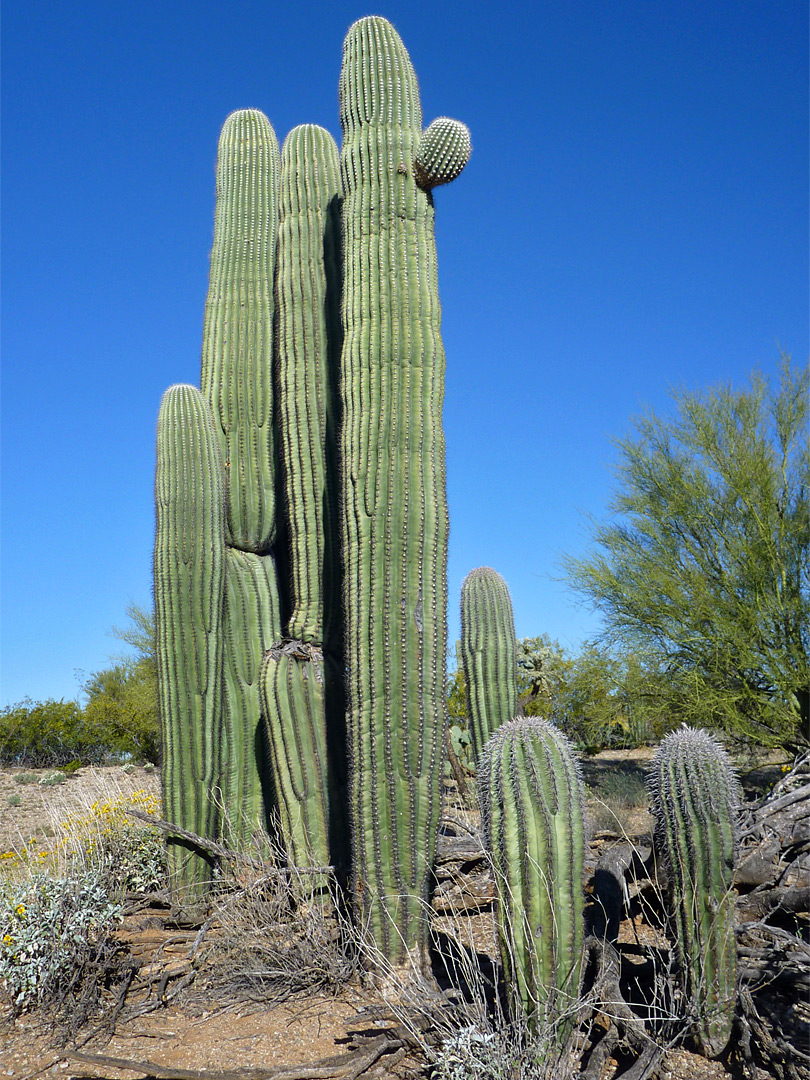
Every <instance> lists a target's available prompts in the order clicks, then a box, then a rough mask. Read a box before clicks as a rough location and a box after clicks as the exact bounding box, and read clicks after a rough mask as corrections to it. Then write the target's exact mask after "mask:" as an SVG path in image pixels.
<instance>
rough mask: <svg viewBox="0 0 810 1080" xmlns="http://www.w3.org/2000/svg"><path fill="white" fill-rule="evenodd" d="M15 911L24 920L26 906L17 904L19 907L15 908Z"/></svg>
mask: <svg viewBox="0 0 810 1080" xmlns="http://www.w3.org/2000/svg"><path fill="white" fill-rule="evenodd" d="M14 911H15V912H16V914H17V915H19V916H20V918H22V916H23V915H24V914H25V904H17V906H16V907H15V908H14Z"/></svg>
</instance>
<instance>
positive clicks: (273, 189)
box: [155, 18, 470, 963]
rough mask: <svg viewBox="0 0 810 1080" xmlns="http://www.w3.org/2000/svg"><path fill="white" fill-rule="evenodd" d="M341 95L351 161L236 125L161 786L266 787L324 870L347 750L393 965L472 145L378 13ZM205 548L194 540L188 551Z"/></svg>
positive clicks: (196, 811) (339, 818)
mask: <svg viewBox="0 0 810 1080" xmlns="http://www.w3.org/2000/svg"><path fill="white" fill-rule="evenodd" d="M340 99H341V122H342V125H343V131H344V145H343V151H342V156H341V157H339V156H338V152H337V147H336V146H335V144H334V142H333V140H332V139H331V136H329V135H328V133H327V132H325V131H324V130H323V129H321V128H317V127H315V126H313V125H302V126H301V127H298V128H295V129H294V130H293V131H292V132H291V133H290V135H289V137H288V139H287V140H286V142H285V146H284V151H283V153H282V154H279V150H278V144H277V142H276V138H275V135H274V133H273V130H272V128H271V126H270V124H269V122H268V121H267V118H266V117H265V116H264V115H263V114H262V113H260V112H257V111H256V110H254V109H248V110H242V111H239V112H236V113H233V114H232V115H231V116H230V117H228V119H227V120H226V122H225V126H224V127H223V130H222V135H221V138H220V143H219V152H218V157H217V204H216V216H215V227H214V245H213V250H212V254H211V276H210V287H209V292H208V300H207V303H206V308H205V325H204V335H203V360H202V393H201V394H200V393H198V392H195V394H196V397H195V396H194V394H192V395H191V397H192V398H193V399H194V408H195V409H196V413H195V414H194V418H192V419H190V420H188V421H186V422H188V423H190V424H191V425H192V429H193V432H195V434H194V435H193V438H191V437H189V438H186V440H185V441H184V436H183V433H182V424H181V423H180V421H177V423H174V421H173V420H172V418H171V415H170V412H169V411H167V412H166V417H165V421H162V428H161V435H160V438H161V439H162V440H163V443H165V444H166V446H167V447H168V446H170V447H171V449H168V450H166V451H165V453H164V451H161V453H163V457H162V458H161V459H160V461H159V471H158V487H159V499H160V498H163V499H164V502H165V511H160V512H159V532H158V542H157V546H156V559H155V589H156V593H157V594H159V595H160V596H161V597H164V598H165V603H164V607H163V614H162V615H161V618H162V619H163V623H162V624H161V625H162V626H163V627H164V628H165V632H164V634H163V638H162V641H161V644H160V645H159V650H160V654H161V655H160V665H159V666H160V671H161V676H160V678H161V703H162V713H163V723H164V730H165V732H166V741H167V745H168V746H170V747H171V748H176V757H177V760H176V764H175V765H172V767H171V768H170V769H169V770H168V772H167V778H166V781H165V783H164V789H165V792H166V799H167V807H169V806H171V807H177V812H178V813H182V814H185V815H186V816H185V817H184V818H183V819H182V822H181V821H180V820H179V819H178V823H180V824H182V823H193V824H190V826H189V827H191V828H192V829H193V831H197V832H200V833H202V834H205V835H213V834H214V832H215V831H216V829H217V828H223V829H224V828H229V829H230V832H231V839H232V840H237V841H238V840H240V839H242V840H245V839H248V838H249V837H251V836H252V835H253V834H254V832H255V831H256V829H257V827H258V826H262V825H264V824H265V817H266V813H267V810H268V806H269V801H268V794H269V792H270V790H271V789H272V793H273V795H274V797H275V799H276V805H277V807H278V811H279V817H280V819H281V825H282V831H283V833H284V835H285V838H286V841H287V846H288V852H289V854H290V857H291V858H292V859H293V860H294V861H299V862H309V863H312V862H313V861H314V862H316V863H317V864H325V863H326V862H327V860H330V861H335V855H336V851H335V849H336V846H337V847H340V841H341V840H342V839H343V838H342V837H341V828H342V827H343V824H344V821H345V819H346V817H347V813H346V806H345V794H344V791H343V788H344V787H345V785H346V775H345V774H346V760H347V757H350V758H351V776H352V782H351V799H350V802H351V807H350V810H351V814H350V816H351V818H352V840H353V858H354V863H353V875H354V876H353V880H354V896H355V898H356V900H357V905H358V914H359V918H360V919H361V920H362V922H363V923H364V925H368V926H369V928H370V931H371V935H372V938H373V940H374V942H375V943H376V944H377V945H378V946H379V947H380V949H381V950H382V952H383V953H384V955H385V956H386V958H387V959H388V960H389V961H390V962H393V963H398V962H400V961H402V960H404V959H406V958H407V956H408V955H409V954H411V953H413V952H415V951H416V952H420V951H421V950H422V948H423V946H424V944H425V934H424V925H423V923H424V918H423V910H422V903H423V901H424V899H425V898H426V893H427V887H428V886H427V883H428V874H429V869H430V864H431V862H432V858H433V852H434V847H435V836H436V830H437V826H438V817H439V800H440V765H441V758H442V749H443V734H444V726H445V711H446V710H445V701H444V656H445V641H446V628H445V623H446V603H447V601H446V591H447V590H446V556H447V506H446V497H445V478H444V438H443V434H442V426H441V410H442V400H443V392H444V352H443V349H442V343H441V337H440V334H439V321H440V314H439V303H438V292H437V284H436V250H435V242H434V236H433V199H432V195H431V189H432V188H433V187H436V186H438V185H440V184H444V183H447V182H449V181H450V180H452V179H453V178H454V177H455V176H457V175H458V173H459V172H460V171H461V169H462V168H463V166H464V164H465V162H466V160H467V157H468V156H469V151H470V143H469V134H468V133H467V130H466V128H464V126H463V125H461V124H459V123H458V122H457V121H454V120H449V119H447V118H440V119H439V120H437V121H435V122H434V123H433V124H431V125H430V126H429V127H428V128H427V129H426V130H425V131H424V132H423V131H422V129H421V110H420V105H419V95H418V89H417V86H416V79H415V76H414V73H413V69H412V67H411V63H410V60H409V58H408V55H407V53H406V51H405V48H404V46H403V45H402V42H401V41H400V39H399V37H398V36H397V34H396V32H395V31H394V29H393V28H392V27H391V25H390V24H389V23H387V22H386V21H385V20H384V19H380V18H368V19H362V20H360V22H358V23H356V24H355V25H354V26H353V27H352V28H351V29H350V31H349V34H348V37H347V39H346V43H345V46H344V63H343V69H342V73H341V80H340ZM341 241H342V244H343V246H342V248H341ZM189 393H190V391H189V390H188V388H187V389H186V390H185V391H184V392H183V394H182V395H181V394H180V393H179V392H177V393H175V392H174V391H170V392H169V397H168V398H167V401H168V402H172V401H174V399H175V398H177V399H178V400H181V399H182V400H183V401H185V399H186V398H187V397H188V395H189ZM184 395H185V396H184ZM189 400H190V399H189ZM166 409H167V410H169V405H168V404H167V406H166ZM189 409H190V407H189ZM189 409H187V410H186V411H187V412H189ZM192 411H193V410H192ZM197 414H199V415H197ZM189 415H190V414H189ZM172 425H174V426H172ZM194 425H196V427H195V426H194ZM338 432H340V435H339V436H338ZM200 433H203V434H204V435H205V439H203V437H202V434H200ZM203 442H204V444H205V445H204V454H203V457H202V458H201V457H200V454H202V453H203V451H202V450H201V449H200V447H201V446H202V445H203ZM166 455H168V457H167V456H166ZM164 458H165V460H166V462H167V464H164ZM203 461H204V465H203ZM192 480H193V482H192ZM164 488H166V489H167V493H163V494H161V493H162V492H164ZM279 494H281V497H280V498H277V496H278V495H279ZM213 506H217V507H218V508H219V509H218V511H217V512H216V513H214V514H213V519H212V520H214V521H215V522H216V523H217V529H218V531H216V530H215V529H214V526H213V525H212V524H210V522H209V517H210V516H211V515H210V514H209V516H208V517H206V514H207V513H208V511H209V508H210V507H213ZM338 508H339V509H338ZM211 513H213V511H211ZM161 514H162V515H163V516H162V517H161ZM189 543H193V544H200V545H202V547H203V551H202V552H201V553H199V554H198V555H197V556H195V560H194V561H193V563H189V560H188V556H187V554H186V553H185V552H186V548H187V545H188V544H189ZM176 551H183V552H184V554H183V556H182V558H180V557H175V556H174V555H172V552H176ZM281 553H284V555H285V569H286V564H287V563H288V564H289V569H290V575H289V587H288V588H285V587H284V586H286V584H287V582H286V578H285V579H284V580H282V582H281V585H282V587H281V588H280V586H279V580H278V578H279V575H278V569H277V566H278V564H277V558H278V557H279V556H280V554H281ZM178 558H179V562H180V563H183V567H184V569H183V570H182V573H178V572H177V571H176V570H175V569H173V567H174V566H175V564H176V563H177V562H178ZM187 564H188V565H187ZM209 564H210V567H211V568H210V569H209ZM213 567H216V575H217V576H216V588H215V589H213V591H212V588H213V586H212V585H211V582H212V581H213V580H214V576H215V575H214V569H213ZM195 575H196V577H195ZM209 579H210V580H209ZM195 582H196V584H195ZM195 590H196V591H195ZM186 594H188V596H189V597H190V599H187V598H186ZM338 598H339V599H338ZM162 603H163V601H162ZM181 609H182V610H186V609H188V612H189V613H190V614H188V615H187V617H190V618H191V619H192V622H193V624H194V626H195V627H196V626H197V624H198V623H199V624H200V625H201V626H203V627H204V633H203V634H202V636H200V634H197V633H196V630H195V635H196V636H195V635H191V636H190V637H188V641H191V642H192V646H193V647H191V648H189V645H188V641H187V638H186V637H184V636H183V635H184V634H186V635H190V634H191V631H190V630H183V627H182V625H181V623H180V622H178V621H176V620H175V621H172V620H174V618H175V615H174V613H175V612H179V611H180V610H181ZM283 619H284V620H286V624H285V625H284V626H282V620H283ZM282 631H284V633H282ZM178 657H179V659H178ZM200 657H203V659H204V661H205V662H204V663H203V660H202V659H200ZM212 671H213V672H214V674H213V675H212ZM344 676H345V686H344ZM345 696H348V705H347V706H346V708H345V710H344V697H345ZM171 753H173V754H174V753H175V750H174V749H172V750H171ZM267 754H269V759H268V758H267V756H266V755H267ZM192 765H193V770H192ZM186 767H187V768H186ZM184 768H186V771H185V772H184V771H183V770H184ZM198 776H199V780H198V779H197V777H198ZM271 776H272V782H271ZM190 778H194V783H195V784H196V785H197V786H196V787H195V788H194V791H195V792H196V793H197V794H195V796H194V797H195V798H197V799H198V801H197V803H194V805H193V811H192V809H189V807H191V804H192V802H193V800H192V799H191V796H190V795H189V794H188V783H187V781H188V780H189V779H190ZM217 788H220V789H221V796H222V802H223V806H224V810H225V819H224V821H223V822H222V823H221V824H220V823H219V822H218V820H217V815H216V814H215V813H214V810H213V800H214V798H215V796H216V795H217ZM198 796H199V797H198ZM206 799H208V800H209V803H208V804H206V805H205V806H204V805H203V804H204V803H205V800H206ZM200 800H202V802H200ZM206 814H208V816H206ZM234 834H235V835H234ZM337 861H339V859H338V860H337ZM195 872H196V871H195ZM196 881H197V878H196V877H194V878H193V883H196ZM195 887H196V884H195Z"/></svg>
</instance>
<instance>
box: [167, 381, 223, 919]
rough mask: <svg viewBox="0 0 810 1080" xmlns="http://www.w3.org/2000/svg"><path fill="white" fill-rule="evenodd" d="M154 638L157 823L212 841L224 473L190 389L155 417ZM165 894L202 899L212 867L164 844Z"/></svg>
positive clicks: (176, 845)
mask: <svg viewBox="0 0 810 1080" xmlns="http://www.w3.org/2000/svg"><path fill="white" fill-rule="evenodd" d="M155 495H156V508H157V515H156V517H157V520H156V530H155V557H154V574H155V639H156V654H157V671H158V701H159V709H160V718H161V726H162V732H163V769H162V783H163V806H164V814H165V816H166V818H167V819H168V820H169V821H171V822H172V823H174V824H176V825H179V826H180V827H181V828H183V829H187V830H188V831H190V832H193V833H196V834H197V835H198V836H207V837H212V836H215V835H216V828H217V815H216V804H215V801H214V799H213V798H212V797H211V795H212V789H213V788H214V786H215V784H216V782H217V768H218V765H219V756H220V752H221V747H220V736H221V724H222V716H221V708H222V675H221V669H222V606H223V592H224V581H225V566H224V561H225V477H224V470H223V466H222V456H221V451H220V443H219V433H218V430H217V426H216V422H215V420H214V417H213V415H212V413H211V409H210V407H209V405H208V402H207V401H206V400H205V398H204V397H203V396H202V394H201V393H200V391H199V390H197V389H196V388H195V387H193V386H173V387H171V388H170V389H169V390H167V391H166V393H165V395H164V397H163V401H162V403H161V407H160V415H159V418H158V439H157V469H156V474H155ZM168 854H169V874H170V880H171V886H172V896H173V900H174V901H175V903H176V904H178V905H179V906H180V907H181V908H184V909H194V908H195V907H196V906H197V905H198V904H199V903H201V902H202V900H203V898H204V896H205V892H206V887H207V884H208V883H209V882H210V880H211V873H212V866H211V863H210V861H209V860H208V858H207V857H206V856H205V855H204V854H203V853H201V852H195V851H194V849H193V848H191V847H190V845H188V844H186V843H185V842H183V841H181V840H179V839H177V838H172V837H171V836H170V837H169V839H168Z"/></svg>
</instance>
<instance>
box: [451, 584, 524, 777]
mask: <svg viewBox="0 0 810 1080" xmlns="http://www.w3.org/2000/svg"><path fill="white" fill-rule="evenodd" d="M461 659H462V664H463V667H464V680H465V682H466V684H467V704H468V709H469V715H470V724H471V731H470V734H471V735H472V742H473V751H474V753H475V757H476V759H477V758H478V757H479V756H480V755H481V752H482V751H483V749H484V745H485V744H486V742H487V740H488V739H489V738H490V736H491V735H492V734H493V733H494V732H495V731H496V730H497V728H499V727H500V725H501V724H503V723H505V722H506V721H507V720H513V719H514V718H515V716H516V715H517V646H516V642H515V619H514V615H513V614H512V599H511V597H510V595H509V589H508V587H507V584H506V582H505V581H504V579H503V578H502V577H501V575H500V574H499V573H498V572H497V571H495V570H492V569H490V567H488V566H482V567H479V568H478V569H477V570H471V571H470V573H469V574H468V575H467V577H466V578H465V579H464V582H463V584H462V586H461Z"/></svg>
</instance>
